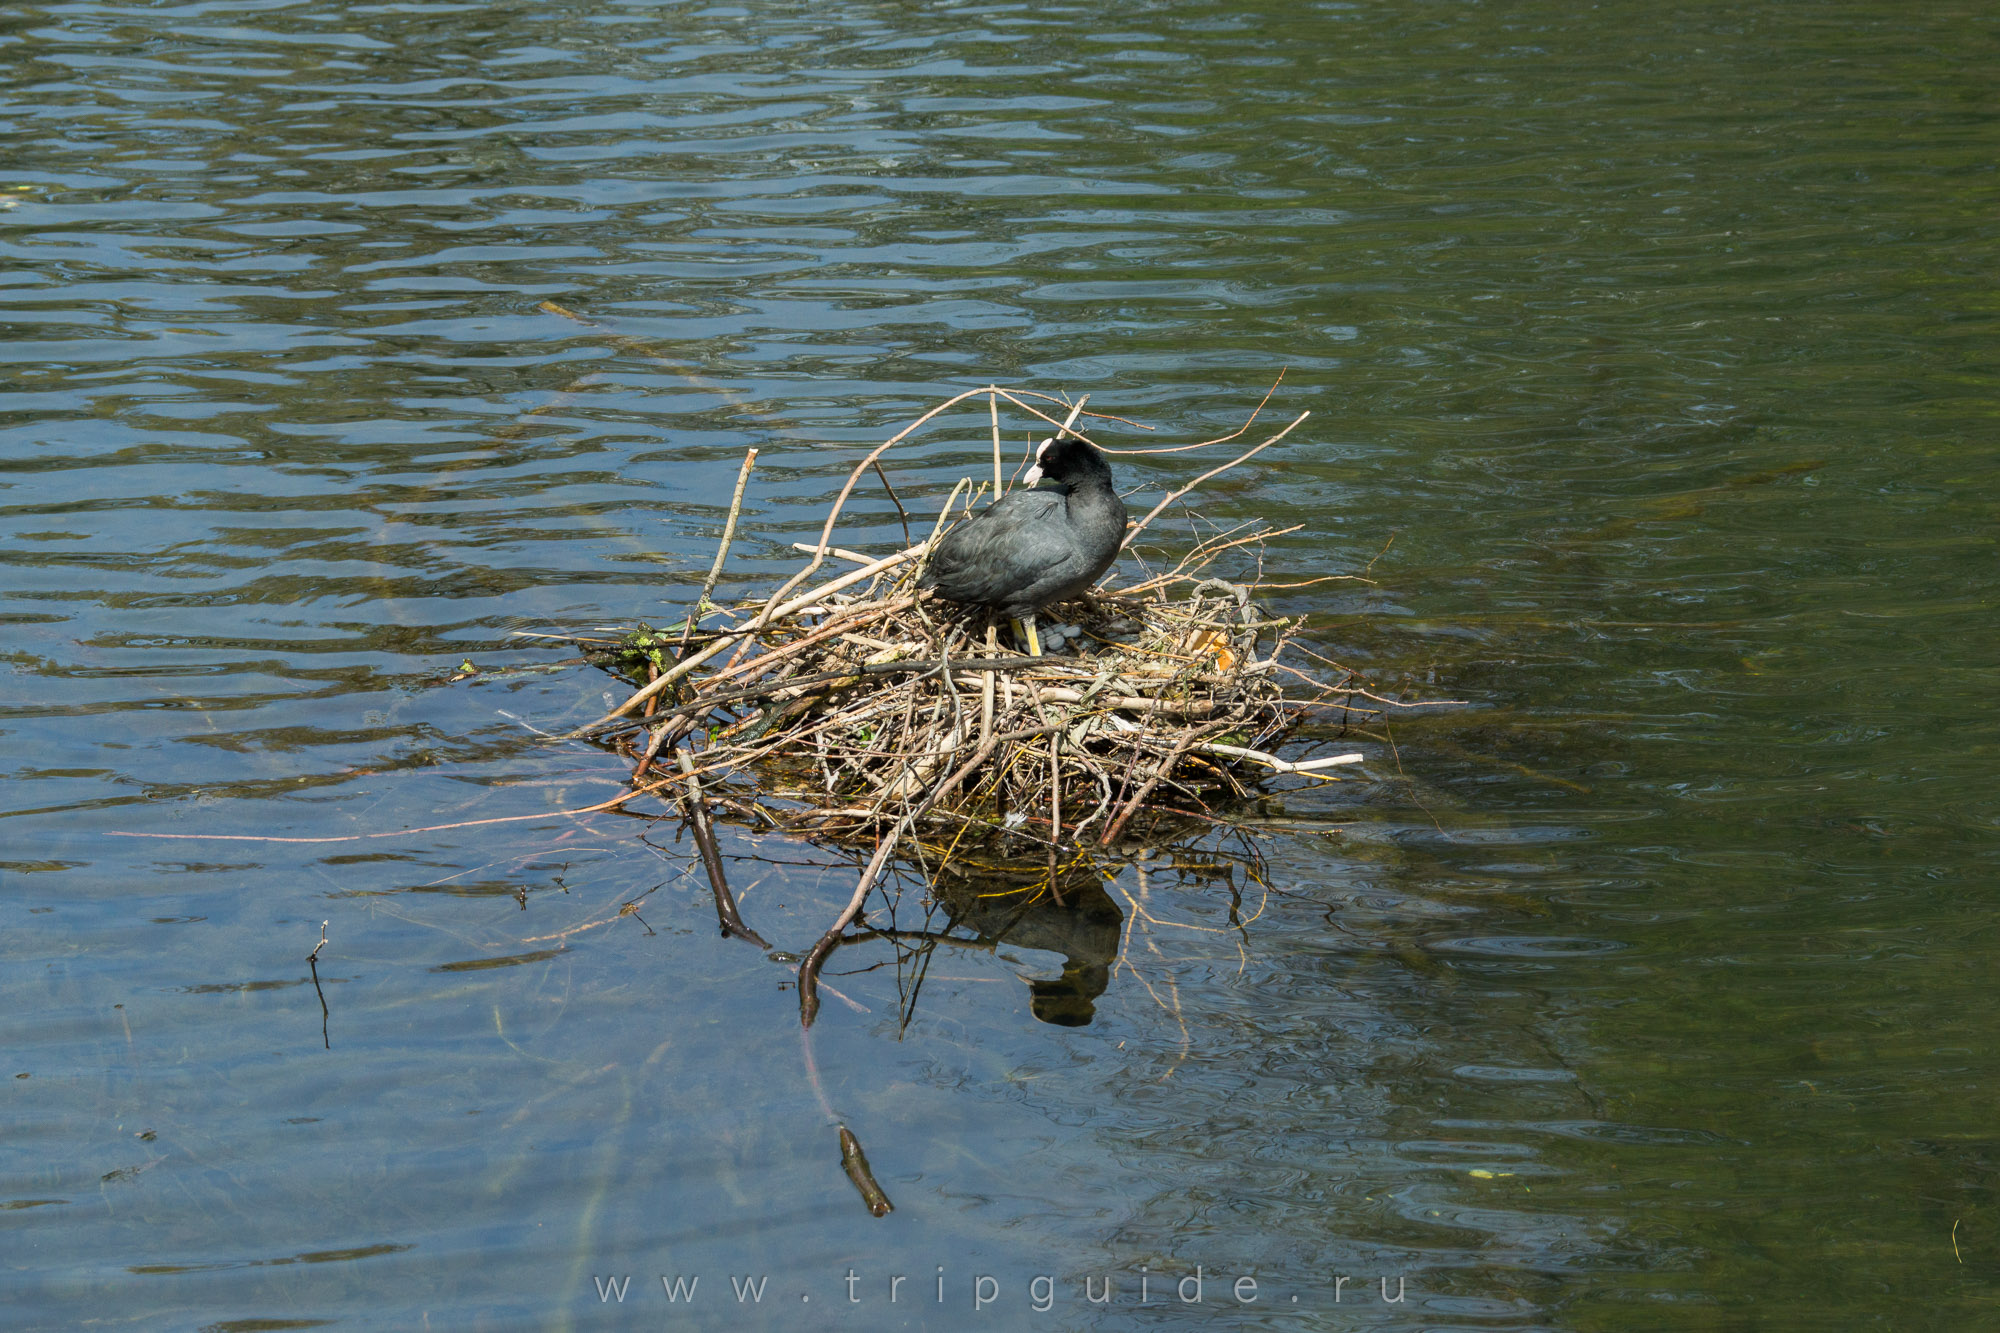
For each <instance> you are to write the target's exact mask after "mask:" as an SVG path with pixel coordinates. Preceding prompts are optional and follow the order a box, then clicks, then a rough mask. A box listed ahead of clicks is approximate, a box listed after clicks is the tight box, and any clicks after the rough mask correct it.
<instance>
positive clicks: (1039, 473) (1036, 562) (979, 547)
mask: <svg viewBox="0 0 2000 1333" xmlns="http://www.w3.org/2000/svg"><path fill="white" fill-rule="evenodd" d="M1037 478H1040V480H1041V485H1040V486H1038V487H1036V488H1035V489H1034V490H1025V489H1023V490H1016V491H1013V492H1011V493H1010V494H1007V495H1004V496H1002V497H1001V498H1000V499H999V500H996V501H995V502H994V503H993V504H991V505H989V506H987V507H986V509H985V510H984V511H983V512H981V513H980V514H979V515H978V516H977V517H975V518H973V519H972V520H971V521H970V522H967V523H961V524H959V525H958V526H957V527H955V528H953V529H952V530H951V531H950V532H948V533H946V534H945V538H944V540H943V541H941V542H939V543H938V546H937V550H935V551H933V552H932V553H931V562H930V567H929V568H928V569H926V570H925V571H924V577H923V584H922V586H924V587H926V588H935V589H937V591H938V593H939V594H940V595H942V596H944V597H946V598H949V599H950V600H952V601H954V602H962V603H964V604H965V605H967V606H981V607H985V608H986V609H987V610H988V611H990V612H993V613H997V614H999V615H1003V616H1008V617H1011V618H1012V619H1013V620H1014V621H1015V622H1016V629H1017V631H1018V632H1019V633H1020V635H1021V637H1022V638H1023V639H1024V640H1026V642H1027V648H1028V651H1029V652H1031V653H1034V654H1036V655H1038V656H1039V655H1040V653H1041V643H1040V641H1039V640H1038V639H1037V638H1036V636H1035V632H1034V619H1035V612H1037V611H1039V610H1041V609H1042V608H1043V607H1045V606H1047V605H1049V604H1050V603H1051V602H1060V601H1062V600H1063V599H1064V598H1067V597H1074V596H1076V595H1077V594H1078V593H1080V592H1082V591H1084V590H1085V589H1086V588H1088V587H1090V585H1091V584H1093V583H1095V582H1097V580H1098V576H1100V575H1101V574H1103V573H1104V571H1105V570H1107V569H1109V568H1111V562H1112V561H1114V560H1116V559H1117V558H1118V548H1119V545H1120V544H1121V543H1122V542H1123V541H1124V540H1125V502H1124V501H1123V500H1121V499H1119V498H1118V492H1117V491H1115V490H1113V489H1112V488H1111V468H1110V467H1109V466H1108V465H1107V464H1106V463H1105V461H1104V455H1103V454H1101V453H1099V452H1097V450H1096V449H1095V448H1093V447H1092V446H1091V445H1090V444H1089V443H1087V442H1086V441H1083V440H1079V439H1077V438H1076V437H1075V436H1074V435H1057V436H1054V437H1051V438H1050V439H1046V440H1043V441H1042V447H1041V448H1040V449H1038V450H1037V451H1036V453H1035V466H1034V468H1033V470H1031V471H1030V472H1029V473H1028V475H1027V478H1026V480H1027V481H1028V482H1030V483H1032V482H1034V481H1035V480H1036V479H1037ZM1022 621H1025V622H1027V623H1026V624H1021V623H1020V622H1022Z"/></svg>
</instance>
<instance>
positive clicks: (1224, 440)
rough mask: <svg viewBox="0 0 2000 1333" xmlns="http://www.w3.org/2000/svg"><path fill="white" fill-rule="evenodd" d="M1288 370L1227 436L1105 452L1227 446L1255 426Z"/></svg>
mask: <svg viewBox="0 0 2000 1333" xmlns="http://www.w3.org/2000/svg"><path fill="white" fill-rule="evenodd" d="M1290 369H1291V367H1290V366H1287V367H1285V370H1281V371H1279V372H1278V378H1276V379H1275V380H1272V381H1271V387H1270V388H1268V389H1266V390H1264V397H1263V400H1262V401H1261V402H1259V403H1258V404H1257V406H1256V407H1254V408H1252V409H1251V410H1250V415H1249V416H1248V417H1246V418H1245V419H1244V422H1243V424H1242V425H1240V426H1238V427H1237V428H1236V429H1235V430H1232V431H1230V432H1229V434H1227V435H1218V436H1216V437H1215V438H1214V439H1212V440H1203V441H1202V442H1201V443H1200V444H1175V445H1169V446H1167V447H1166V448H1162V449H1107V450H1105V452H1106V453H1112V454H1184V453H1186V452H1187V451H1188V450H1190V449H1206V448H1208V447H1209V446H1210V445H1213V444H1228V443H1229V442H1230V441H1231V440H1233V439H1236V438H1237V437H1239V436H1241V435H1242V434H1243V432H1244V431H1246V430H1249V429H1250V427H1251V426H1252V425H1254V424H1256V421H1257V414H1258V413H1260V412H1262V411H1263V410H1264V408H1265V407H1266V406H1267V405H1269V403H1270V401H1271V395H1272V394H1274V393H1276V392H1277V391H1278V386H1279V385H1280V384H1283V383H1284V382H1285V371H1287V370H1290Z"/></svg>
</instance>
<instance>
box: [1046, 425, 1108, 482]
mask: <svg viewBox="0 0 2000 1333" xmlns="http://www.w3.org/2000/svg"><path fill="white" fill-rule="evenodd" d="M1042 478H1047V479H1048V480H1050V481H1052V482H1055V483H1057V484H1058V485H1063V486H1080V485H1084V484H1087V483H1092V482H1097V483H1102V484H1103V485H1106V486H1109V485H1110V484H1111V466H1110V464H1108V463H1106V462H1105V461H1104V455H1103V454H1101V453H1099V452H1097V450H1096V449H1095V448H1094V447H1092V445H1091V444H1090V442H1089V441H1087V440H1079V439H1078V438H1077V437H1076V436H1074V435H1071V434H1069V433H1067V432H1058V433H1057V434H1055V435H1053V436H1051V437H1049V438H1048V439H1046V440H1043V441H1042V447H1041V448H1040V449H1037V450H1036V451H1035V466H1034V469H1033V470H1032V471H1031V472H1029V473H1028V476H1027V481H1028V483H1029V484H1030V485H1033V484H1034V483H1035V482H1036V481H1038V480H1040V479H1042Z"/></svg>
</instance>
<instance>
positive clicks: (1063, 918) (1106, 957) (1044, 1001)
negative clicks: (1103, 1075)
mask: <svg viewBox="0 0 2000 1333" xmlns="http://www.w3.org/2000/svg"><path fill="white" fill-rule="evenodd" d="M1037 889H1039V890H1040V891H1037ZM931 892H932V894H933V896H934V897H935V898H936V900H937V902H938V903H939V904H940V905H941V906H942V907H943V908H944V909H945V911H946V913H947V914H948V915H949V917H950V928H951V930H952V933H953V934H956V935H961V936H970V937H972V938H973V939H975V940H977V941H978V942H979V943H981V944H984V945H986V946H988V947H997V946H999V945H1002V944H1006V945H1012V946H1013V947H1015V948H1020V949H1040V950H1043V951H1045V952H1047V953H1055V954H1061V955H1062V957H1063V969H1062V975H1061V976H1060V977H1056V978H1053V979H1051V980H1047V981H1030V982H1029V983H1028V992H1029V1008H1030V1009H1031V1010H1032V1011H1033V1013H1034V1015H1035V1017H1036V1018H1038V1019H1040V1020H1041V1021H1042V1022H1044V1023H1055V1024H1058V1025H1060V1026H1062V1027H1082V1026H1084V1025H1085V1024H1087V1023H1089V1022H1090V1020H1091V1019H1092V1018H1093V1017H1094V1016H1095V1015H1096V1012H1097V997H1098V996H1100V995H1102V994H1104V992H1105V989H1106V988H1107V987H1108V986H1109V985H1110V984H1111V968H1112V964H1113V963H1114V962H1115V961H1116V960H1117V957H1118V944H1119V940H1120V938H1121V936H1122V933H1123V931H1124V927H1125V914H1124V912H1122V911H1120V910H1119V907H1118V904H1117V903H1115V902H1113V901H1112V899H1111V895H1110V894H1108V893H1106V892H1105V891H1104V885H1103V883H1102V881H1100V880H1099V879H1098V878H1097V876H1096V875H1095V874H1092V873H1085V874H1081V875H1076V876H1072V877H1069V878H1068V881H1067V882H1066V883H1064V884H1062V885H1061V886H1060V889H1059V891H1058V892H1055V893H1051V892H1049V891H1048V884H1047V881H1046V880H1043V881H1042V882H1041V883H1040V884H1039V885H1037V886H1024V885H1022V884H1020V883H1019V882H1017V881H1013V880H1010V879H1007V878H1004V877H999V876H983V875H982V876H972V877H960V876H957V875H949V874H947V875H942V876H940V877H939V878H938V880H937V881H935V882H933V883H932V885H931Z"/></svg>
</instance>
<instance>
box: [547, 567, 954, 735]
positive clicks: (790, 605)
mask: <svg viewBox="0 0 2000 1333" xmlns="http://www.w3.org/2000/svg"><path fill="white" fill-rule="evenodd" d="M921 550H923V547H921V546H912V547H910V548H908V549H907V550H902V551H898V552H896V554H894V555H889V556H884V557H883V558H882V559H880V560H877V561H876V562H875V563H873V564H871V565H863V566H862V567H861V568H860V569H857V570H854V571H852V572H851V573H847V574H843V575H842V576H841V577H839V578H837V579H834V580H832V581H831V582H829V583H825V584H822V585H821V586H820V587H818V588H815V589H813V591H811V592H809V593H805V594H803V595H802V596H799V597H795V598H793V599H792V600H791V601H789V602H786V603H784V604H782V605H779V604H777V603H776V602H775V601H773V602H767V603H766V604H765V608H764V610H763V611H762V612H760V613H759V614H758V617H757V619H756V620H754V621H752V622H751V623H750V624H748V625H744V626H741V627H739V628H737V629H733V630H727V631H725V632H723V633H722V634H719V635H717V636H716V639H715V642H714V643H711V644H709V645H708V646H707V647H706V648H703V649H702V650H701V651H699V652H697V653H695V654H694V655H693V656H691V657H684V658H682V659H681V660H680V661H678V662H676V663H675V664H674V665H673V666H672V667H670V668H669V669H667V670H666V671H663V672H661V673H660V678H659V679H658V680H656V681H654V682H653V683H652V684H651V685H648V686H646V687H645V688H644V689H642V690H640V691H638V692H637V693H635V694H634V695H632V697H631V698H629V699H627V700H626V701H625V702H624V703H622V704H620V705H618V707H616V708H614V709H612V710H611V711H610V712H609V713H606V714H605V715H604V716H603V717H600V718H598V719H597V720H596V721H595V722H592V723H590V724H588V725H587V726H582V727H578V728H576V729H575V730H573V731H567V732H564V733H563V734H562V735H561V736H559V737H557V739H558V740H566V741H568V740H577V739H579V738H581V737H584V736H588V735H589V734H590V733H591V732H593V731H596V730H597V729H598V728H599V727H602V726H605V725H606V724H608V723H612V722H616V721H617V720H618V719H619V718H621V717H624V716H625V715H626V714H627V713H629V712H631V711H632V710H633V709H635V708H637V707H639V706H640V705H642V704H644V703H645V702H646V700H648V699H650V698H652V697H653V696H654V695H656V694H658V693H659V692H660V691H661V690H664V689H666V688H667V686H668V685H671V684H672V683H673V682H674V681H677V680H679V679H680V678H681V677H683V676H685V675H687V674H688V673H689V672H691V671H693V670H694V669H695V668H696V667H698V666H700V665H701V664H702V663H704V662H706V661H708V660H709V659H710V658H711V657H718V656H720V655H721V653H722V650H723V649H725V648H727V647H729V646H730V645H731V644H733V643H735V642H736V641H737V640H739V639H742V638H744V637H745V636H747V635H750V634H753V633H755V632H756V631H757V630H760V629H762V628H764V626H765V625H767V624H768V623H770V622H771V621H773V620H781V619H783V618H784V617H786V616H788V615H791V614H792V613H793V612H795V611H797V610H798V609H800V608H801V607H806V606H811V605H812V604H813V602H814V600H816V599H817V598H821V597H826V596H829V595H831V594H833V593H836V592H839V591H841V590H842V589H844V588H851V587H853V586H854V585H855V584H857V583H859V582H861V581H862V580H863V579H868V578H873V577H874V576H875V575H877V574H880V573H881V572H882V571H883V570H885V569H893V568H894V567H895V566H897V565H900V564H902V563H903V562H904V561H905V560H908V559H909V558H910V557H911V556H913V555H916V554H917V553H918V552H920V551H921ZM793 582H794V583H796V582H797V580H796V579H795V580H793Z"/></svg>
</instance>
